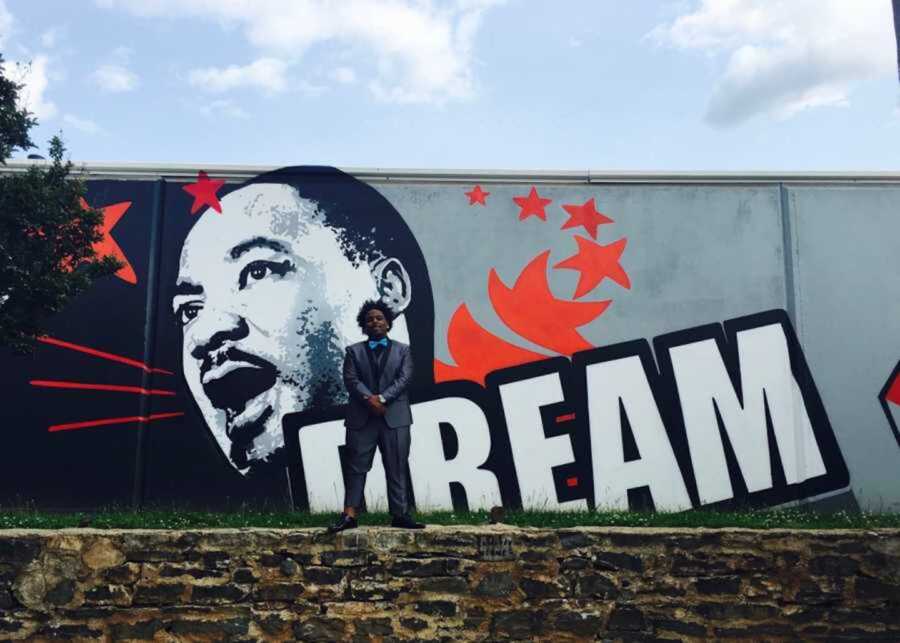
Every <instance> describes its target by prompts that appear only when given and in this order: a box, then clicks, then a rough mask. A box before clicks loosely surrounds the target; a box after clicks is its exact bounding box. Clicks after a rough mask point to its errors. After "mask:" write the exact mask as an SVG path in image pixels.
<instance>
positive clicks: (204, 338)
mask: <svg viewBox="0 0 900 643" xmlns="http://www.w3.org/2000/svg"><path fill="white" fill-rule="evenodd" d="M204 312H206V313H207V314H206V315H204V316H203V319H202V320H197V321H198V322H200V323H199V324H195V325H194V328H193V329H192V330H193V331H194V332H193V338H192V339H193V342H194V346H193V348H191V357H193V358H194V359H203V358H204V357H206V356H207V355H208V354H209V353H211V352H212V351H214V350H217V349H219V348H221V347H222V345H223V344H224V343H225V342H226V341H229V340H230V341H237V340H241V339H244V338H245V337H247V335H249V334H250V327H249V326H248V324H247V320H246V319H244V318H243V317H242V316H240V315H236V314H234V313H229V312H225V311H219V310H213V311H204Z"/></svg>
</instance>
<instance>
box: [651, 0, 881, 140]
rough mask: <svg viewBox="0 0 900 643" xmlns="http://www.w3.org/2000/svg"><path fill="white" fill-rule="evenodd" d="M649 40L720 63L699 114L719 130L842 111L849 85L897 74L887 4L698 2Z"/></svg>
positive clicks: (871, 0)
mask: <svg viewBox="0 0 900 643" xmlns="http://www.w3.org/2000/svg"><path fill="white" fill-rule="evenodd" d="M648 38H649V39H650V40H652V41H655V42H656V43H658V44H661V45H666V46H671V47H675V48H678V49H694V50H700V51H704V52H706V53H708V54H709V55H712V56H720V55H721V56H725V57H727V62H726V63H725V69H724V72H723V73H722V74H721V76H720V77H719V79H718V80H717V82H716V85H715V87H714V88H713V90H712V94H711V96H710V100H709V105H708V109H707V113H706V119H707V121H709V122H710V123H711V124H713V125H719V126H729V125H736V124H738V123H740V122H742V121H744V120H746V119H748V118H750V117H752V116H755V115H757V114H761V113H767V114H770V115H772V116H774V117H776V118H789V117H790V116H792V115H794V114H796V113H798V112H800V111H803V110H806V109H812V108H815V107H822V106H835V105H837V106H842V105H847V104H848V102H849V96H850V94H851V92H852V89H853V85H854V83H855V82H857V81H861V80H865V79H868V78H873V77H878V76H881V75H885V74H892V75H895V74H896V71H897V70H896V64H897V62H896V49H895V44H894V30H893V21H892V15H891V3H890V2H887V0H854V2H847V1H846V0H789V1H783V2H773V1H772V0H701V1H700V4H699V7H697V8H696V9H695V10H692V11H690V12H688V13H684V14H683V15H681V16H679V17H678V18H676V19H675V20H674V21H672V22H671V23H668V24H664V25H659V26H658V27H656V28H655V29H654V30H653V31H651V32H650V33H649V34H648Z"/></svg>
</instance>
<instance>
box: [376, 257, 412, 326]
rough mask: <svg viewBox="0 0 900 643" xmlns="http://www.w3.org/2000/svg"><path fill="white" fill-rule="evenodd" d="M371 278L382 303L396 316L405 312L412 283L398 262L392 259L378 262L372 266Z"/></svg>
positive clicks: (410, 295)
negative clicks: (373, 278) (373, 279)
mask: <svg viewBox="0 0 900 643" xmlns="http://www.w3.org/2000/svg"><path fill="white" fill-rule="evenodd" d="M372 276H373V277H375V283H376V284H377V286H378V297H379V299H381V301H382V303H385V304H387V305H388V306H389V307H390V309H391V310H392V311H394V314H397V315H399V314H400V313H402V312H403V311H404V310H406V307H407V306H409V302H410V299H411V298H412V282H411V281H410V279H409V273H408V272H406V268H404V267H403V264H402V263H400V260H399V259H395V258H393V257H389V258H387V259H381V260H379V261H378V262H376V263H375V264H374V265H373V266H372Z"/></svg>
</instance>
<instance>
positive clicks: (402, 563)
mask: <svg viewBox="0 0 900 643" xmlns="http://www.w3.org/2000/svg"><path fill="white" fill-rule="evenodd" d="M461 567H462V566H461V565H460V562H459V560H457V559H455V558H428V559H415V558H402V559H398V560H396V561H394V564H393V565H391V567H390V571H391V573H393V574H395V575H396V576H413V577H425V576H454V575H456V574H460V573H461Z"/></svg>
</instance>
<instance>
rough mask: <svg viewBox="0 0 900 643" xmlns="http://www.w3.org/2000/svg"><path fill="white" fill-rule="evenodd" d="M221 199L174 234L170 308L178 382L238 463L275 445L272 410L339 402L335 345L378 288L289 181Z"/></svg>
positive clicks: (277, 423)
mask: <svg viewBox="0 0 900 643" xmlns="http://www.w3.org/2000/svg"><path fill="white" fill-rule="evenodd" d="M221 204H222V213H221V214H219V213H217V212H214V211H213V210H211V209H210V210H207V212H206V213H205V214H204V215H203V216H202V218H201V220H200V221H198V222H197V224H196V225H195V226H194V228H193V229H192V230H191V232H190V234H188V236H187V238H186V239H185V242H184V246H183V248H182V252H181V262H180V268H179V272H178V282H177V287H176V295H175V297H174V298H173V301H172V307H173V311H174V312H175V316H176V317H177V319H178V321H179V323H181V324H182V327H183V333H184V342H183V349H182V350H183V352H182V363H183V368H184V376H185V379H186V380H187V383H188V387H189V388H190V390H191V393H192V394H193V396H194V399H195V400H196V401H197V404H198V405H199V407H200V410H201V411H202V413H203V415H204V417H205V419H206V422H207V424H208V426H209V428H210V430H211V431H212V433H213V435H214V436H215V438H216V440H217V442H218V443H219V446H220V447H221V448H222V450H223V451H224V453H226V454H227V455H228V456H229V457H230V459H231V462H232V463H233V464H234V466H235V467H237V468H238V469H245V468H246V467H248V466H249V465H250V464H251V463H252V462H254V461H259V460H264V459H266V458H268V457H269V456H271V455H272V454H273V453H274V452H275V451H276V449H278V448H280V447H282V446H283V444H284V439H283V435H282V429H281V419H282V416H283V415H285V414H286V413H291V412H295V411H301V410H304V409H306V408H309V407H310V406H312V405H313V404H317V405H318V404H321V405H333V404H340V403H343V402H344V401H345V400H346V397H345V396H346V393H345V391H344V389H343V386H342V384H341V380H340V363H341V360H342V357H343V349H344V347H345V346H346V345H348V344H349V343H351V342H352V341H353V338H355V337H358V336H359V330H358V327H356V324H355V321H356V320H355V317H356V311H358V310H359V306H360V305H361V304H362V302H363V301H365V300H366V299H370V298H373V297H375V296H377V289H376V284H375V280H374V278H373V277H372V274H371V271H370V269H369V266H368V264H367V263H366V262H365V261H363V260H357V261H351V260H350V259H348V258H347V256H346V254H345V253H344V252H343V250H342V244H344V241H343V239H342V237H341V231H340V230H337V229H334V228H332V227H330V226H329V225H328V224H327V222H326V221H325V219H324V217H323V216H322V213H321V212H319V210H318V206H317V204H315V203H313V202H312V201H309V200H306V199H303V198H301V197H300V196H299V195H298V194H297V192H296V191H295V190H294V189H293V188H291V187H290V186H287V185H279V184H255V185H250V186H247V187H245V188H241V189H240V190H236V191H235V192H232V193H230V194H228V195H227V196H225V197H224V198H223V199H222V201H221Z"/></svg>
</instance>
